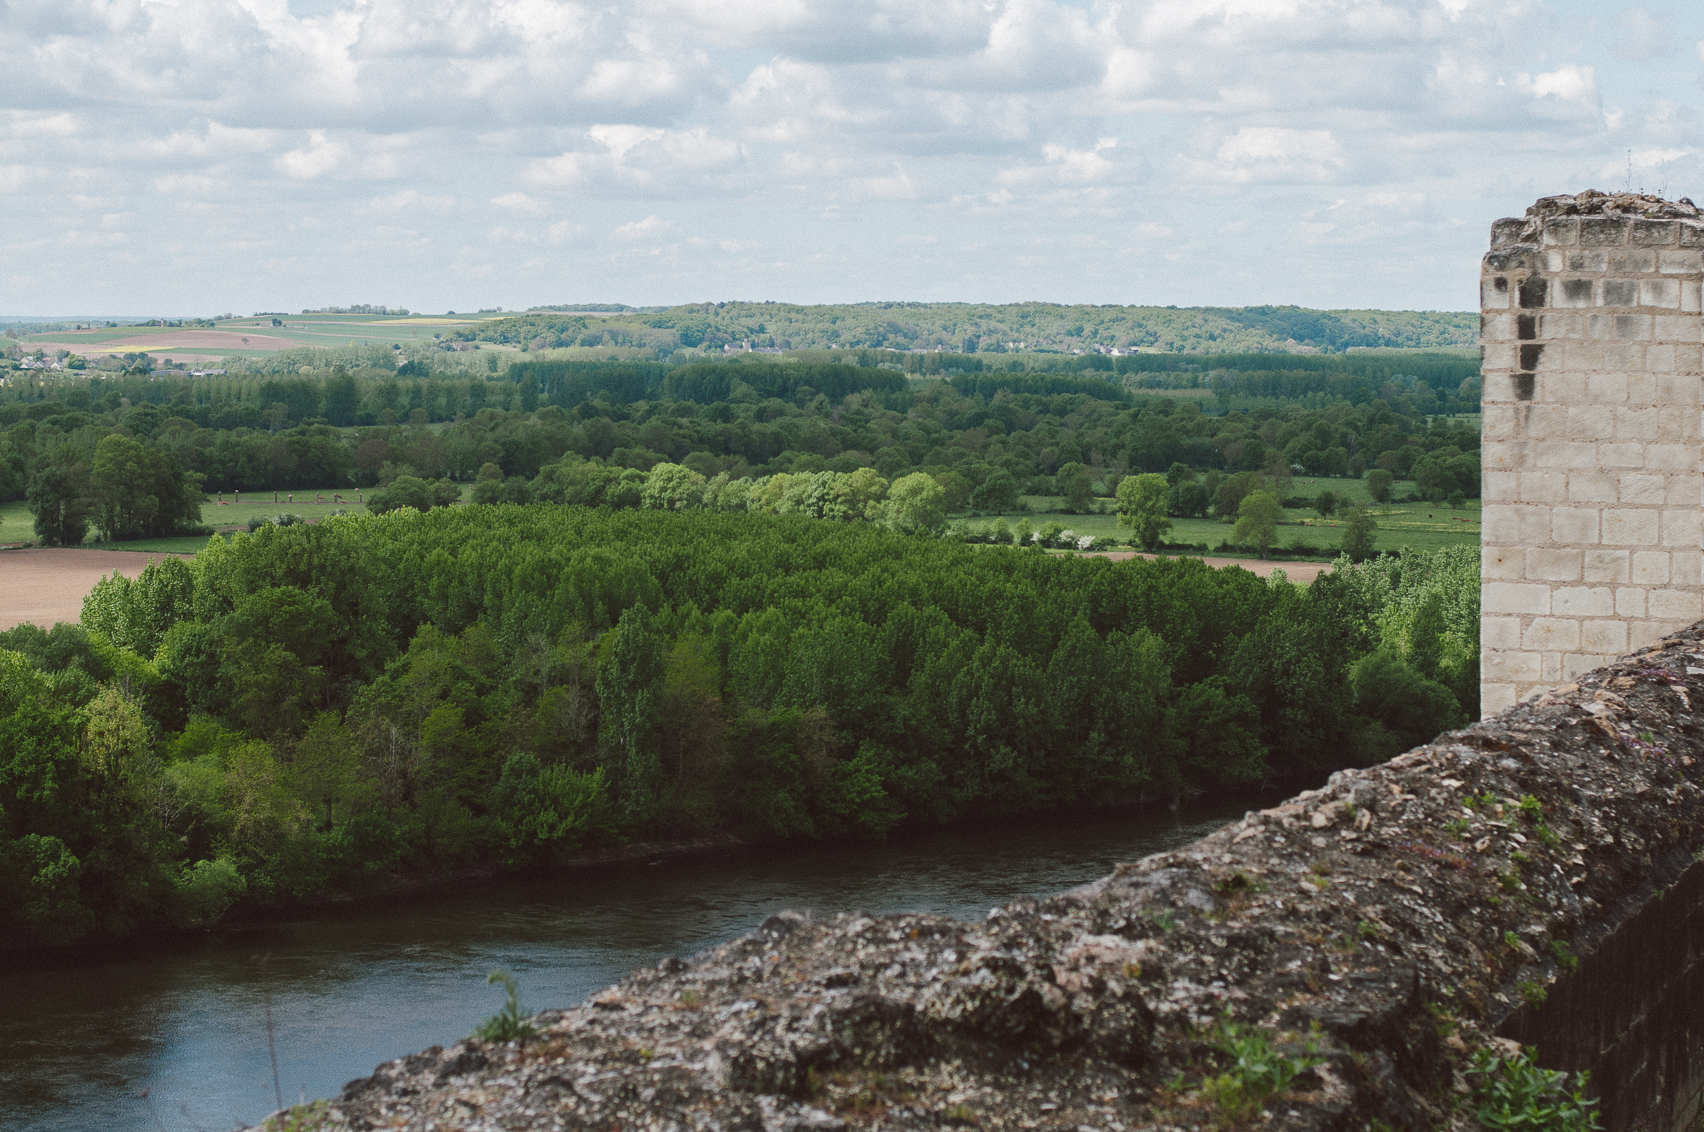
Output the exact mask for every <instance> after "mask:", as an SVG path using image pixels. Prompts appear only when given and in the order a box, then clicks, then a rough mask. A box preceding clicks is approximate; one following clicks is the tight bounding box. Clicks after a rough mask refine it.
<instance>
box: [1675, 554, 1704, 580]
mask: <svg viewBox="0 0 1704 1132" xmlns="http://www.w3.org/2000/svg"><path fill="white" fill-rule="evenodd" d="M1701 568H1704V552H1700V551H1698V550H1694V549H1687V550H1676V551H1673V552H1671V553H1670V554H1669V585H1671V586H1696V585H1700V584H1704V582H1701V581H1700V578H1699V571H1700V569H1701Z"/></svg>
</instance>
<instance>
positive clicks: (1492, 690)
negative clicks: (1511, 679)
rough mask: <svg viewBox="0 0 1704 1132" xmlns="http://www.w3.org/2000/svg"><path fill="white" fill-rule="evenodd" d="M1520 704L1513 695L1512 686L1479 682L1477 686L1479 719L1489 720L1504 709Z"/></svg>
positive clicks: (1513, 687)
mask: <svg viewBox="0 0 1704 1132" xmlns="http://www.w3.org/2000/svg"><path fill="white" fill-rule="evenodd" d="M1519 702H1520V697H1518V696H1517V695H1516V694H1515V686H1514V685H1513V684H1502V683H1498V684H1491V683H1485V682H1481V683H1480V685H1479V718H1481V719H1490V718H1491V717H1492V716H1494V715H1496V714H1497V713H1498V712H1500V711H1502V710H1503V709H1504V708H1506V707H1513V706H1514V705H1515V704H1517V703H1519Z"/></svg>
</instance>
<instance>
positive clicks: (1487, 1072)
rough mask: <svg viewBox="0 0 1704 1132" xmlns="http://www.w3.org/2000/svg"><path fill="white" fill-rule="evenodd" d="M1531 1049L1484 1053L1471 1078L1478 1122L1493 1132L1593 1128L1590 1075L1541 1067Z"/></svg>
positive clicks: (1588, 1131) (1567, 1131) (1595, 1125)
mask: <svg viewBox="0 0 1704 1132" xmlns="http://www.w3.org/2000/svg"><path fill="white" fill-rule="evenodd" d="M1533 1057H1534V1053H1533V1051H1529V1050H1522V1051H1520V1052H1519V1053H1516V1054H1513V1055H1512V1056H1504V1057H1499V1056H1497V1055H1496V1054H1493V1053H1491V1052H1489V1051H1482V1052H1481V1053H1480V1054H1479V1056H1478V1057H1477V1058H1475V1059H1474V1063H1473V1071H1472V1075H1471V1081H1472V1085H1473V1102H1474V1104H1475V1105H1476V1106H1477V1107H1476V1108H1475V1110H1474V1115H1475V1117H1477V1118H1478V1120H1479V1123H1480V1124H1482V1125H1484V1126H1485V1127H1486V1128H1488V1129H1491V1130H1492V1132H1596V1130H1597V1129H1598V1128H1600V1127H1601V1125H1600V1124H1599V1123H1598V1114H1597V1112H1596V1111H1594V1110H1595V1109H1596V1107H1597V1101H1595V1100H1589V1099H1587V1098H1586V1096H1585V1090H1586V1086H1587V1083H1588V1079H1589V1075H1588V1074H1586V1073H1584V1072H1580V1073H1575V1074H1568V1073H1564V1072H1561V1071H1559V1070H1553V1069H1543V1068H1540V1067H1539V1066H1538V1065H1537V1064H1536V1063H1535V1062H1534V1060H1533Z"/></svg>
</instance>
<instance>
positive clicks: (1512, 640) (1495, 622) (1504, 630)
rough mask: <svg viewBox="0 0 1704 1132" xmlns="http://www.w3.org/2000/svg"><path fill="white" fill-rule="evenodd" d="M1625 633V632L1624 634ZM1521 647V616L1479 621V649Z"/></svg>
mask: <svg viewBox="0 0 1704 1132" xmlns="http://www.w3.org/2000/svg"><path fill="white" fill-rule="evenodd" d="M1624 635H1625V634H1624ZM1520 647H1521V619H1520V618H1519V617H1487V618H1485V619H1484V620H1483V621H1481V622H1480V623H1479V651H1480V652H1481V653H1485V652H1489V651H1490V650H1492V649H1518V648H1520Z"/></svg>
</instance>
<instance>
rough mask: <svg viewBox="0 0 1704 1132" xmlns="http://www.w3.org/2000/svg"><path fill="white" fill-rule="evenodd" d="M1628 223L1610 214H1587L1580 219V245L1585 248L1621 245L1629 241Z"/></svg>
mask: <svg viewBox="0 0 1704 1132" xmlns="http://www.w3.org/2000/svg"><path fill="white" fill-rule="evenodd" d="M1627 230H1628V224H1627V222H1626V221H1624V220H1621V219H1619V218H1616V217H1610V216H1586V217H1582V218H1581V220H1580V246H1581V247H1584V248H1609V247H1619V246H1621V245H1623V244H1625V243H1627Z"/></svg>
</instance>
